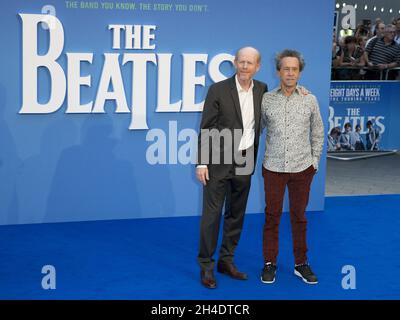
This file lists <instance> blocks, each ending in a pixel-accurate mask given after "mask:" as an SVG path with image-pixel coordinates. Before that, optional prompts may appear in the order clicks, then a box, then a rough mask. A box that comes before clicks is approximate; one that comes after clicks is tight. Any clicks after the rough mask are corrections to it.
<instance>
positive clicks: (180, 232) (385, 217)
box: [0, 195, 400, 300]
mask: <svg viewBox="0 0 400 320" xmlns="http://www.w3.org/2000/svg"><path fill="white" fill-rule="evenodd" d="M399 203H400V195H387V196H367V197H334V198H327V199H326V210H325V211H324V212H323V213H321V212H320V213H308V221H309V228H308V230H309V232H308V243H309V248H310V251H309V260H310V262H311V264H312V267H313V269H314V272H315V273H316V274H317V275H318V277H319V281H320V283H319V284H318V285H315V286H309V285H306V284H304V283H303V282H302V281H301V280H300V279H298V278H297V277H295V276H294V275H293V262H294V261H293V255H292V245H291V233H290V222H289V216H288V215H287V214H285V215H284V216H283V217H282V223H281V231H280V232H281V233H280V235H281V237H280V255H279V261H278V273H277V280H276V282H275V283H274V284H272V285H265V284H262V283H261V282H260V280H259V274H260V271H261V268H262V254H261V231H262V225H263V221H264V216H263V214H251V215H247V216H246V220H245V226H244V230H243V233H242V238H241V241H240V244H239V246H238V248H237V252H236V264H237V265H238V267H239V268H240V269H242V270H245V271H247V272H248V273H249V275H250V279H249V280H248V281H235V280H232V279H230V278H228V277H226V276H224V275H220V274H217V281H218V288H217V289H215V290H208V289H205V288H203V287H202V286H200V284H199V269H198V266H197V263H196V254H197V246H198V230H199V217H184V218H168V219H166V218H164V219H142V220H118V221H98V222H97V221H96V222H79V223H59V224H41V225H20V226H2V227H0V235H1V241H0V298H1V299H262V300H264V299H398V298H400V277H399V276H398V275H399V274H400V232H399V230H400V210H399ZM44 265H54V267H55V268H56V272H57V283H56V284H57V288H56V289H55V290H43V289H42V287H41V280H42V277H43V276H44V275H43V274H42V273H41V269H42V266H44ZM344 265H352V266H354V267H355V269H356V289H354V290H344V289H343V288H342V278H343V277H344V276H345V275H344V274H342V267H343V266H344Z"/></svg>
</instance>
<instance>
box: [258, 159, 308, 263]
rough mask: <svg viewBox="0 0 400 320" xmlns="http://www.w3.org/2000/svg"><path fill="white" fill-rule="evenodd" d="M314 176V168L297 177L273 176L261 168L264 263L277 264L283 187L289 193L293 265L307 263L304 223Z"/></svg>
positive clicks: (286, 175)
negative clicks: (263, 202)
mask: <svg viewBox="0 0 400 320" xmlns="http://www.w3.org/2000/svg"><path fill="white" fill-rule="evenodd" d="M314 174H315V169H314V167H313V166H310V167H308V168H307V169H306V170H304V171H301V172H297V173H280V172H272V171H269V170H267V169H265V168H264V167H263V169H262V175H263V177H264V190H265V203H266V208H265V224H264V234H263V254H264V259H265V261H268V262H272V263H273V264H276V259H277V256H278V246H279V223H280V219H281V215H282V207H283V198H284V194H285V189H286V186H287V187H288V190H289V206H290V222H291V225H292V239H293V254H294V257H295V263H296V264H302V263H305V262H307V242H306V233H307V219H306V216H305V210H306V207H307V204H308V198H309V193H310V186H311V182H312V179H313V177H314Z"/></svg>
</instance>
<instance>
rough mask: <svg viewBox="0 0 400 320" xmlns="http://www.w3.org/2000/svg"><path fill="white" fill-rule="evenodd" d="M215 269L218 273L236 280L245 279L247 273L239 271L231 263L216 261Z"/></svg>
mask: <svg viewBox="0 0 400 320" xmlns="http://www.w3.org/2000/svg"><path fill="white" fill-rule="evenodd" d="M217 271H218V272H219V273H223V274H226V275H228V276H230V277H231V278H233V279H237V280H247V279H248V277H247V274H246V273H244V272H240V271H239V270H238V269H237V268H236V266H235V265H234V264H233V263H227V262H218V265H217Z"/></svg>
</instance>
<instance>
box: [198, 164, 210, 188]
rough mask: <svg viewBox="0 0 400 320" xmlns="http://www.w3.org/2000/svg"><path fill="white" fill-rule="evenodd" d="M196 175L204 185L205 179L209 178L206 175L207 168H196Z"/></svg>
mask: <svg viewBox="0 0 400 320" xmlns="http://www.w3.org/2000/svg"><path fill="white" fill-rule="evenodd" d="M196 177H197V179H198V180H199V181H200V182H201V183H202V184H203V185H204V186H205V185H206V184H207V180H210V177H209V176H208V168H196Z"/></svg>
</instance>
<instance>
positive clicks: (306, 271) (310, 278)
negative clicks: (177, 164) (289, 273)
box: [294, 263, 318, 284]
mask: <svg viewBox="0 0 400 320" xmlns="http://www.w3.org/2000/svg"><path fill="white" fill-rule="evenodd" d="M294 274H295V275H296V276H298V277H300V278H302V279H303V281H304V282H305V283H308V284H317V283H318V279H317V276H316V275H315V274H314V272H312V270H311V268H310V265H309V264H307V263H305V264H300V265H298V266H295V267H294Z"/></svg>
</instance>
